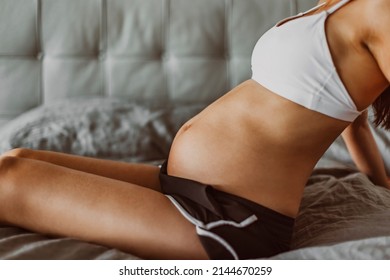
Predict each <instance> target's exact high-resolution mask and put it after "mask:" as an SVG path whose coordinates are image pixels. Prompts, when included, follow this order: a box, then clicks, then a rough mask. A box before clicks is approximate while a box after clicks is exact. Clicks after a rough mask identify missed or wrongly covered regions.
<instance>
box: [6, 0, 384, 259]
mask: <svg viewBox="0 0 390 280" xmlns="http://www.w3.org/2000/svg"><path fill="white" fill-rule="evenodd" d="M389 14H390V1H389V0H375V1H373V0H354V1H351V0H341V1H340V0H333V1H320V4H319V5H318V6H317V7H315V8H314V9H312V10H310V11H308V12H307V13H303V14H300V15H298V16H296V17H292V18H288V19H286V20H284V21H282V22H280V23H279V24H277V25H276V26H275V27H273V28H272V29H271V30H270V31H268V32H267V33H266V34H265V35H264V36H263V37H262V38H260V40H259V41H258V43H257V45H256V47H255V49H254V52H253V57H252V68H253V69H252V70H253V77H252V79H250V80H248V81H246V82H244V83H242V84H241V85H239V86H237V87H236V88H234V89H233V90H231V91H230V92H229V93H227V94H226V95H224V96H223V97H222V98H220V99H219V100H218V101H216V102H215V103H213V104H211V105H210V106H209V107H207V108H206V109H205V110H204V111H203V112H201V113H200V114H199V115H197V116H196V117H194V118H193V119H191V120H190V121H189V122H187V123H186V124H185V125H184V126H183V127H182V128H181V129H180V131H179V132H178V134H177V136H176V138H175V139H174V142H173V144H172V147H171V152H170V155H169V160H168V161H167V162H166V163H164V165H163V166H162V167H161V170H160V168H158V167H154V166H148V165H138V164H127V163H120V162H111V161H103V160H98V159H90V158H84V157H77V156H71V155H66V154H59V153H54V152H45V151H30V150H24V149H16V150H12V151H10V152H8V153H7V154H5V155H3V156H2V157H1V161H0V221H1V222H3V223H8V224H13V225H17V226H21V227H24V228H27V229H30V230H33V231H37V232H41V233H45V234H49V235H65V236H71V237H75V238H79V239H83V240H87V241H90V242H96V243H99V244H104V245H107V246H112V247H117V248H120V249H122V250H125V251H129V252H132V253H134V254H137V255H139V256H141V257H143V258H171V259H178V258H187V259H204V258H218V259H222V258H256V257H267V256H270V255H273V254H277V253H280V252H283V251H286V250H288V245H289V242H290V238H291V233H292V227H293V223H294V218H295V217H296V215H297V213H298V209H299V204H300V201H301V197H302V193H303V189H304V186H305V183H306V181H307V179H308V177H309V176H310V174H311V172H312V169H313V168H314V166H315V164H316V162H317V161H318V160H319V158H320V157H321V155H322V154H323V153H324V152H325V151H326V149H327V148H328V147H329V146H330V145H331V143H332V142H333V141H334V140H335V139H336V138H337V137H338V136H339V135H340V134H341V133H342V135H343V137H344V139H345V141H346V144H347V146H348V148H349V150H350V152H351V155H352V157H353V159H354V160H355V162H356V164H357V166H358V168H359V169H360V170H361V171H362V172H365V173H366V174H367V175H368V176H369V177H370V178H371V179H372V181H373V182H374V183H375V184H377V185H381V186H384V187H387V188H390V185H389V180H388V178H387V175H386V173H385V169H384V164H383V161H382V159H381V156H380V154H379V152H378V149H377V147H376V145H375V142H374V140H373V137H372V135H371V133H370V129H369V127H368V124H367V113H366V112H365V111H364V110H365V109H366V108H367V107H368V106H369V105H370V104H373V103H374V107H375V109H376V122H377V124H381V125H383V126H384V127H386V128H387V129H389V128H390V112H389V110H390V101H389V100H390V99H389V93H388V92H386V91H385V90H386V88H387V87H388V86H389V80H390V54H389V52H387V49H389V48H390V36H389V35H388V26H390V17H389ZM336 69H337V70H336Z"/></svg>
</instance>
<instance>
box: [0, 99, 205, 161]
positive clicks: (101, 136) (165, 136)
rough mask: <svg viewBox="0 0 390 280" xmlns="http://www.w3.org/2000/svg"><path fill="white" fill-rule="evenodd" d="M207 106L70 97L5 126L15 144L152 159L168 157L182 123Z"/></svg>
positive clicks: (6, 139)
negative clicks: (155, 106)
mask: <svg viewBox="0 0 390 280" xmlns="http://www.w3.org/2000/svg"><path fill="white" fill-rule="evenodd" d="M201 109H202V107H201V106H200V105H196V106H195V105H194V106H185V107H179V108H167V109H154V110H153V109H151V108H148V107H145V106H142V105H139V104H134V103H127V102H124V101H123V100H118V99H107V98H97V99H92V100H90V99H89V100H79V99H77V100H70V101H69V100H68V101H63V102H61V103H56V104H53V105H50V106H48V105H47V106H41V107H38V108H36V109H33V110H32V111H29V112H27V113H24V114H23V115H21V116H20V117H18V118H16V119H14V120H12V121H10V122H9V123H7V124H6V125H5V126H4V127H2V128H1V129H0V152H5V151H7V150H9V149H12V148H17V147H26V148H31V149H41V150H52V151H60V152H66V153H72V154H78V155H84V156H92V157H100V158H119V159H124V158H128V159H129V160H131V161H149V160H156V159H164V158H166V157H167V155H168V152H169V148H170V144H171V142H172V140H173V137H174V135H175V133H176V132H177V130H178V129H179V128H180V126H181V125H182V124H183V123H184V122H185V121H186V120H188V119H189V118H191V117H192V116H193V115H195V114H197V113H198V112H199V111H200V110H201Z"/></svg>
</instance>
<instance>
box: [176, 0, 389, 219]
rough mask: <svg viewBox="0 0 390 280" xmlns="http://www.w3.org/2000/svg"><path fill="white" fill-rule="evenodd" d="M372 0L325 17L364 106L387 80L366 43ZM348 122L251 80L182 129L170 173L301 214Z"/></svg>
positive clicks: (340, 66)
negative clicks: (316, 174)
mask: <svg viewBox="0 0 390 280" xmlns="http://www.w3.org/2000/svg"><path fill="white" fill-rule="evenodd" d="M367 1H371V0H355V1H351V2H350V3H349V4H347V5H346V6H345V7H343V8H342V9H340V10H339V11H337V12H336V13H335V14H333V15H331V16H330V17H329V18H328V19H327V22H326V30H327V38H328V44H329V48H330V50H331V53H332V56H333V60H334V64H335V66H336V68H337V70H338V73H339V75H340V77H341V80H342V81H343V82H344V85H345V87H346V88H347V90H348V92H349V93H350V95H351V97H352V99H353V100H354V101H355V104H356V106H357V108H358V109H359V110H362V109H364V108H366V107H367V106H368V105H369V104H371V103H372V102H373V101H374V100H375V99H376V97H377V96H378V95H379V94H380V93H381V92H382V91H383V90H384V89H385V88H386V87H387V85H388V82H387V80H386V79H385V77H384V76H383V74H382V72H381V71H380V69H379V67H378V65H377V63H376V61H375V59H374V57H373V56H372V55H371V53H370V51H369V50H368V48H366V47H365V44H364V40H365V38H366V36H367V34H366V33H367V32H368V30H367V27H364V18H365V15H364V11H365V9H366V7H365V5H367ZM335 2H337V1H335ZM325 8H328V7H325ZM316 12H319V11H316ZM362 65H364V67H362ZM348 125H349V123H348V122H345V121H341V120H337V119H334V118H331V117H328V116H326V115H323V114H320V113H318V112H315V111H311V110H308V109H306V108H304V107H302V106H300V105H297V104H295V103H293V102H291V101H288V100H286V99H284V98H282V97H280V96H278V95H277V94H274V93H272V92H270V91H269V90H268V89H266V88H264V87H263V86H262V85H260V84H258V83H257V82H255V81H253V80H248V81H246V82H244V83H242V84H241V85H239V86H237V87H236V88H234V89H233V90H231V91H230V92H229V93H227V94H226V95H224V96H223V97H222V98H220V99H219V100H217V101H216V102H214V103H213V104H211V105H210V106H208V107H207V108H206V109H205V110H204V111H202V112H201V113H200V114H199V115H197V116H196V117H194V118H193V119H191V120H190V121H188V122H187V123H186V124H185V125H184V126H183V127H182V128H181V129H180V131H179V132H178V134H177V136H176V138H175V140H174V142H173V144H172V147H171V152H170V156H169V162H168V173H169V174H170V175H174V176H178V177H184V178H188V179H192V180H196V181H199V182H202V183H205V184H209V185H212V186H214V187H215V188H217V189H219V190H222V191H225V192H228V193H232V194H235V195H238V196H241V197H244V198H247V199H249V200H252V201H255V202H256V203H259V204H261V205H263V206H266V207H269V208H271V209H273V210H276V211H278V212H280V213H283V214H285V215H288V216H291V217H295V216H296V215H297V213H298V209H299V204H300V201H301V196H302V193H303V189H304V186H305V184H306V181H307V179H308V177H309V176H310V174H311V172H312V169H313V168H314V166H315V164H316V163H317V161H318V160H319V158H320V157H321V156H322V154H323V153H324V152H325V151H326V149H327V148H328V147H329V145H331V143H332V142H333V141H334V140H335V138H337V137H338V136H339V135H340V133H341V132H342V131H343V130H344V129H345V128H346V127H347V126H348Z"/></svg>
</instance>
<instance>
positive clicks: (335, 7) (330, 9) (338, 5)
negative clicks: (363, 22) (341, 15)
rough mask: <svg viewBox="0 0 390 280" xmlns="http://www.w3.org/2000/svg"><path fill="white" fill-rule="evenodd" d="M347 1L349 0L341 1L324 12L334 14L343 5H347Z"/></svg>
mask: <svg viewBox="0 0 390 280" xmlns="http://www.w3.org/2000/svg"><path fill="white" fill-rule="evenodd" d="M349 1H351V0H341V1H340V2H338V3H337V4H336V5H334V6H332V7H330V8H329V9H328V10H327V11H326V12H327V13H328V14H332V13H334V12H335V11H337V10H338V9H340V8H341V7H342V6H344V5H345V4H347V3H348V2H349Z"/></svg>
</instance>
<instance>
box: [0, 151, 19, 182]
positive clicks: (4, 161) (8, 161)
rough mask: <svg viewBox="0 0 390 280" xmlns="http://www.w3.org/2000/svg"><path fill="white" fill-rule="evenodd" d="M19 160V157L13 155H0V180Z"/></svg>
mask: <svg viewBox="0 0 390 280" xmlns="http://www.w3.org/2000/svg"><path fill="white" fill-rule="evenodd" d="M18 162H20V158H18V157H15V156H8V155H3V156H1V157H0V180H1V179H4V178H5V176H7V175H9V174H10V173H11V172H10V171H11V170H14V169H15V167H16V166H17V164H18Z"/></svg>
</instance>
